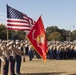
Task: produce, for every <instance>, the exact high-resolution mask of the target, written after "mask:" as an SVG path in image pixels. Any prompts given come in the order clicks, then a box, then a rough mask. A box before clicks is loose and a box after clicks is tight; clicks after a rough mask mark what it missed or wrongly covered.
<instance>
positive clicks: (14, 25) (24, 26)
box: [7, 24, 31, 28]
mask: <svg viewBox="0 0 76 75" xmlns="http://www.w3.org/2000/svg"><path fill="white" fill-rule="evenodd" d="M8 26H14V27H15V26H16V27H30V26H29V25H17V24H8ZM8 26H7V27H8ZM30 28H31V27H30Z"/></svg>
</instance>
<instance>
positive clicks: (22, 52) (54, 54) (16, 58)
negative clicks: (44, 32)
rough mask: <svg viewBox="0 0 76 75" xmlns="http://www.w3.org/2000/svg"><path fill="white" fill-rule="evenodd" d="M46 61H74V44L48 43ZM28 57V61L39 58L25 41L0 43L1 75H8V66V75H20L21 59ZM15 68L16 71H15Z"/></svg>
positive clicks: (75, 48)
mask: <svg viewBox="0 0 76 75" xmlns="http://www.w3.org/2000/svg"><path fill="white" fill-rule="evenodd" d="M46 54H47V59H56V60H64V59H76V43H74V42H71V43H69V42H67V43H64V42H59V43H56V42H55V43H49V44H48V51H47V53H46ZM26 55H28V56H29V61H32V59H33V58H35V57H36V58H38V59H39V58H41V57H40V56H39V54H38V53H37V52H36V51H35V50H34V48H33V47H32V45H31V44H30V43H29V42H28V41H27V40H24V41H13V40H12V41H8V42H7V41H3V40H2V41H0V62H1V61H2V62H3V67H2V69H3V72H2V73H3V75H8V72H9V65H10V75H20V74H21V72H20V68H21V62H22V58H25V56H26ZM15 67H16V69H15Z"/></svg>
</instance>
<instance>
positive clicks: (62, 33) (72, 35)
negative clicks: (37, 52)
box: [0, 24, 76, 41]
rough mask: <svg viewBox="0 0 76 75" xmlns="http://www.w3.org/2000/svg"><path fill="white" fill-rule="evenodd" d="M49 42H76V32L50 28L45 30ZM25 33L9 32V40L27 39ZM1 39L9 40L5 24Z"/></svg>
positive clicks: (1, 28)
mask: <svg viewBox="0 0 76 75" xmlns="http://www.w3.org/2000/svg"><path fill="white" fill-rule="evenodd" d="M45 33H46V38H47V40H48V41H52V40H54V41H74V40H76V30H73V31H71V30H65V29H59V28H58V27H57V26H49V27H47V28H46V30H45ZM26 34H27V33H26V32H25V31H12V30H8V35H9V39H13V40H17V39H19V40H24V39H25V37H26ZM0 39H2V40H6V39H7V29H6V26H5V25H4V24H0Z"/></svg>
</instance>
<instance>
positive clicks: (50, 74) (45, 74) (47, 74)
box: [21, 72, 65, 75]
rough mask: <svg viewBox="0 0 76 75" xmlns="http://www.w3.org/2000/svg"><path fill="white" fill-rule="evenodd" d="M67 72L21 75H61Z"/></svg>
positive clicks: (24, 74) (26, 74)
mask: <svg viewBox="0 0 76 75" xmlns="http://www.w3.org/2000/svg"><path fill="white" fill-rule="evenodd" d="M62 73H65V72H50V73H22V74H21V75H60V74H62Z"/></svg>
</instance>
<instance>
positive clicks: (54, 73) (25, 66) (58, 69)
mask: <svg viewBox="0 0 76 75" xmlns="http://www.w3.org/2000/svg"><path fill="white" fill-rule="evenodd" d="M21 73H22V74H21V75H76V60H49V59H47V61H46V62H44V61H43V60H42V59H35V58H34V59H33V60H32V61H29V58H28V57H26V62H22V66H21Z"/></svg>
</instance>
